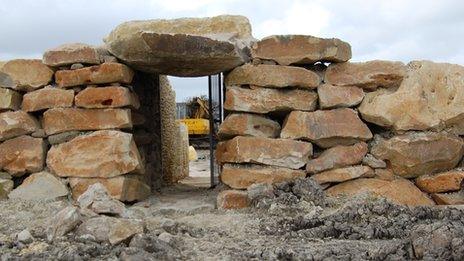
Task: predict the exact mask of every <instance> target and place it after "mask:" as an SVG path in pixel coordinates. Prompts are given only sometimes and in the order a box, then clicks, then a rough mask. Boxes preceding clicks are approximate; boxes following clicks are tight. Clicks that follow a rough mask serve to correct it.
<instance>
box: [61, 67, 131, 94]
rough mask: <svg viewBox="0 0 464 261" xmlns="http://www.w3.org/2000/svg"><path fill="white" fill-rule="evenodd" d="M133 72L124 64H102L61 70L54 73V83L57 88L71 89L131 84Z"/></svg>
mask: <svg viewBox="0 0 464 261" xmlns="http://www.w3.org/2000/svg"><path fill="white" fill-rule="evenodd" d="M132 77H134V72H133V71H132V70H131V69H130V68H129V67H127V66H126V65H124V64H120V63H103V64H101V65H94V66H91V67H85V68H82V69H77V70H61V71H57V72H56V73H55V81H56V83H57V84H58V86H59V87H61V88H65V87H72V86H79V85H89V84H105V83H112V82H120V83H126V84H129V83H131V82H132Z"/></svg>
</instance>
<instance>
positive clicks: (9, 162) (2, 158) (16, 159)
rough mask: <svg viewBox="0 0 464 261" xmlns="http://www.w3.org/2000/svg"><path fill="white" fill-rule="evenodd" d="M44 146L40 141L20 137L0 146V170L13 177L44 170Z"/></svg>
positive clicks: (28, 137)
mask: <svg viewBox="0 0 464 261" xmlns="http://www.w3.org/2000/svg"><path fill="white" fill-rule="evenodd" d="M45 152H46V146H45V143H44V141H43V140H42V139H40V138H32V137H30V136H20V137H16V138H13V139H10V140H7V141H4V142H3V143H1V144H0V169H3V170H5V171H7V172H8V173H9V174H11V175H12V176H15V177H19V176H22V175H24V174H25V173H26V172H28V173H32V172H38V171H41V170H42V169H43V168H44V163H45Z"/></svg>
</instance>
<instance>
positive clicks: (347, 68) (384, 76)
mask: <svg viewBox="0 0 464 261" xmlns="http://www.w3.org/2000/svg"><path fill="white" fill-rule="evenodd" d="M405 76H406V66H405V65H404V64H403V63H402V62H391V61H378V60H375V61H369V62H361V63H334V64H331V65H329V67H328V68H327V70H326V72H325V82H327V83H329V84H332V85H338V86H358V87H361V88H363V89H366V90H375V89H377V88H378V87H383V88H395V87H398V86H400V84H401V82H402V81H403V78H404V77H405Z"/></svg>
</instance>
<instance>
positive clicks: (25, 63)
mask: <svg viewBox="0 0 464 261" xmlns="http://www.w3.org/2000/svg"><path fill="white" fill-rule="evenodd" d="M0 71H2V72H3V73H6V74H7V75H8V76H9V77H10V78H11V80H12V81H13V84H12V86H3V87H11V88H13V89H15V90H20V91H33V90H35V89H37V88H40V87H42V86H45V85H47V84H48V83H49V82H50V81H51V80H52V77H53V71H52V70H51V69H50V68H48V66H46V65H45V64H43V63H42V61H41V60H36V59H31V60H26V59H16V60H10V61H8V62H6V63H5V64H4V65H3V67H2V68H1V69H0ZM6 85H8V84H6Z"/></svg>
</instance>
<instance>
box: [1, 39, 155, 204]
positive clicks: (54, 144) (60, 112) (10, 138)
mask: <svg viewBox="0 0 464 261" xmlns="http://www.w3.org/2000/svg"><path fill="white" fill-rule="evenodd" d="M0 79H1V80H0V141H1V143H0V171H3V172H2V175H1V179H0V196H1V197H6V196H9V197H10V198H21V199H56V198H62V197H66V196H67V195H68V194H69V192H68V188H67V184H69V187H70V190H71V194H72V197H73V198H74V199H77V198H78V197H79V196H80V195H81V194H82V193H83V192H84V191H86V190H87V188H88V187H89V186H90V185H92V184H94V183H97V182H98V183H101V184H103V185H104V186H105V187H106V189H107V190H108V191H109V193H110V194H111V195H112V196H113V197H114V198H116V199H118V200H121V201H135V200H141V199H144V198H146V197H147V196H148V195H149V194H150V186H149V184H150V177H149V176H148V175H145V164H146V159H145V155H142V154H141V152H140V151H139V148H138V146H137V145H139V144H137V142H136V138H135V136H134V135H133V134H132V133H133V132H134V133H135V131H136V129H137V128H136V125H137V124H136V123H135V122H134V118H135V117H133V116H132V114H134V113H137V110H138V109H139V108H140V107H141V105H140V101H139V98H138V96H137V95H136V94H135V92H134V90H133V86H132V85H131V84H132V83H133V79H134V71H133V70H132V69H130V68H129V67H127V66H126V65H124V64H121V63H118V62H117V59H116V58H115V57H113V56H111V55H109V54H108V53H107V52H105V51H104V50H102V49H99V48H96V47H92V46H89V45H85V44H66V45H62V46H59V47H57V48H55V49H52V50H49V51H47V52H46V53H45V54H44V55H43V60H24V59H18V60H11V61H8V62H6V63H5V64H3V65H2V66H1V67H0ZM139 147H140V146H139ZM11 178H13V179H14V180H16V181H17V183H18V184H20V185H19V186H18V187H16V188H15V189H13V181H12V180H11Z"/></svg>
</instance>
